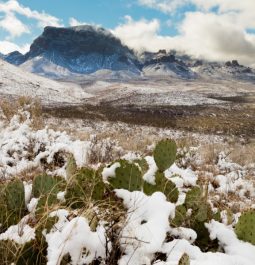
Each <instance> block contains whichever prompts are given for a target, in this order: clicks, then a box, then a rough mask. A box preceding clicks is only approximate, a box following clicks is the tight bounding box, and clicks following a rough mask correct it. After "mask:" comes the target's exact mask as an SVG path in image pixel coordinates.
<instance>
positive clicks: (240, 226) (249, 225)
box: [235, 210, 255, 245]
mask: <svg viewBox="0 0 255 265" xmlns="http://www.w3.org/2000/svg"><path fill="white" fill-rule="evenodd" d="M235 233H236V235H237V237H238V238H239V239H240V240H243V241H245V242H249V243H251V244H253V245H255V210H251V211H248V212H245V213H243V214H242V215H241V216H240V218H239V220H238V223H237V225H236V227H235Z"/></svg>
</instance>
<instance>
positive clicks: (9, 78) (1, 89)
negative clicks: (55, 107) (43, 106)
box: [0, 60, 90, 103]
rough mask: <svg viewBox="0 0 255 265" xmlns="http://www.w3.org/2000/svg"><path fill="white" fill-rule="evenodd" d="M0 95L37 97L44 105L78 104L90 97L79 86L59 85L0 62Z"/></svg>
mask: <svg viewBox="0 0 255 265" xmlns="http://www.w3.org/2000/svg"><path fill="white" fill-rule="evenodd" d="M0 95H2V96H3V95H5V96H15V97H16V96H32V97H38V98H40V99H41V100H42V102H45V103H51V102H62V103H78V102H80V101H81V100H82V99H83V98H88V97H90V95H89V94H87V93H84V92H83V91H82V90H81V88H80V87H79V86H75V85H73V84H72V85H69V84H61V83H57V82H55V81H52V80H48V79H46V78H43V77H39V76H36V75H34V74H31V73H28V72H25V71H23V70H21V69H19V68H18V67H15V66H13V65H11V64H9V63H7V62H4V61H3V60H0Z"/></svg>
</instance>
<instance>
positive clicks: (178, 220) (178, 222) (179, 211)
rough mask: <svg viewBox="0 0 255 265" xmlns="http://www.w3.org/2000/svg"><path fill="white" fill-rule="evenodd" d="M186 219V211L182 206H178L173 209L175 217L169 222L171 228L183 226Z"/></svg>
mask: <svg viewBox="0 0 255 265" xmlns="http://www.w3.org/2000/svg"><path fill="white" fill-rule="evenodd" d="M186 218H187V209H186V207H185V206H184V205H178V206H177V207H176V208H175V217H174V219H173V220H172V221H171V226H174V227H179V226H183V225H184V223H185V220H186Z"/></svg>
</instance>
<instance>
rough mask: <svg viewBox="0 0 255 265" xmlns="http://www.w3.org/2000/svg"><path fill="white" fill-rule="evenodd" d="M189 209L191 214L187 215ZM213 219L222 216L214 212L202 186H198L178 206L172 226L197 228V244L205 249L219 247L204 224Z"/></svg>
mask: <svg viewBox="0 0 255 265" xmlns="http://www.w3.org/2000/svg"><path fill="white" fill-rule="evenodd" d="M188 209H191V215H189V216H188V215H187V211H188ZM212 219H215V220H217V221H218V220H219V219H220V216H219V214H218V213H216V214H213V212H212V209H211V206H210V205H209V203H208V202H207V198H206V196H204V195H203V190H202V188H200V187H198V186H196V187H193V188H192V189H190V190H189V191H188V192H187V193H186V198H185V202H184V204H183V205H179V206H177V207H176V211H175V218H174V219H173V220H172V221H171V226H174V227H179V226H185V227H189V228H191V229H193V230H195V231H196V233H197V239H196V244H197V245H199V247H200V248H202V249H203V250H207V249H208V248H210V249H213V248H215V247H217V242H214V241H211V240H210V237H209V232H208V230H207V229H206V227H205V225H204V224H205V223H207V222H209V221H210V220H212Z"/></svg>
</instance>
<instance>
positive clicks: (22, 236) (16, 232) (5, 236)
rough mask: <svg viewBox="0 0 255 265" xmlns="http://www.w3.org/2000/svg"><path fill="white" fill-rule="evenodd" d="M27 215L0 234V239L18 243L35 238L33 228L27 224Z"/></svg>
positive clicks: (21, 243) (22, 243)
mask: <svg viewBox="0 0 255 265" xmlns="http://www.w3.org/2000/svg"><path fill="white" fill-rule="evenodd" d="M27 220H28V216H25V217H24V218H23V219H22V220H21V221H20V222H19V223H18V224H17V225H12V226H10V227H9V228H8V229H7V230H6V231H5V232H4V233H2V234H1V235H0V240H11V241H14V242H15V243H17V244H19V245H24V244H25V243H27V242H30V241H31V240H33V239H35V229H34V228H32V227H30V226H29V225H27V224H26V223H27Z"/></svg>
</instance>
